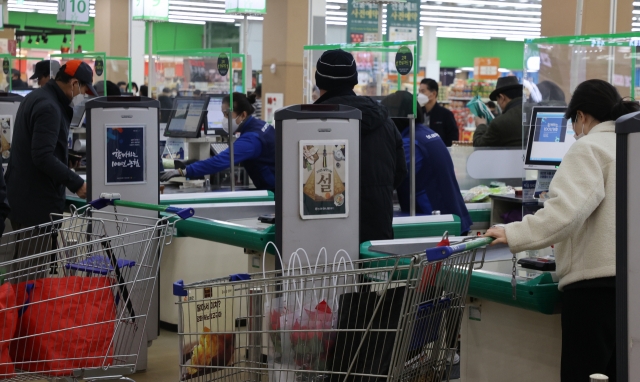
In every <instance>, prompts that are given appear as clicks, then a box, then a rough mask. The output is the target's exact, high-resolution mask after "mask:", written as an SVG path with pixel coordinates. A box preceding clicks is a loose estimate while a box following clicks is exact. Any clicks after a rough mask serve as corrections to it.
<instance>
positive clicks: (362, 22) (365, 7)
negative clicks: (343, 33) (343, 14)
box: [347, 1, 378, 43]
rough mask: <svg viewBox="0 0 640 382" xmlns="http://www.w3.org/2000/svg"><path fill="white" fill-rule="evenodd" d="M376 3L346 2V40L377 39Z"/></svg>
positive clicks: (369, 40)
mask: <svg viewBox="0 0 640 382" xmlns="http://www.w3.org/2000/svg"><path fill="white" fill-rule="evenodd" d="M377 37H378V5H377V4H371V3H359V2H355V1H350V2H349V3H348V4H347V42H350V43H359V42H372V41H377V40H378V38H377Z"/></svg>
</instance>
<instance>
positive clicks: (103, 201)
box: [89, 192, 120, 210]
mask: <svg viewBox="0 0 640 382" xmlns="http://www.w3.org/2000/svg"><path fill="white" fill-rule="evenodd" d="M116 200H120V194H110V193H106V192H103V193H102V194H100V198H99V199H96V200H92V201H90V202H89V204H91V207H93V208H95V209H97V210H101V209H103V208H105V207H106V206H112V205H113V203H114V201H116Z"/></svg>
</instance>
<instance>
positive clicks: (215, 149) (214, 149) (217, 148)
mask: <svg viewBox="0 0 640 382" xmlns="http://www.w3.org/2000/svg"><path fill="white" fill-rule="evenodd" d="M228 148H229V144H227V143H212V144H211V153H212V154H213V155H218V154H220V153H221V152H223V151H224V150H226V149H228Z"/></svg>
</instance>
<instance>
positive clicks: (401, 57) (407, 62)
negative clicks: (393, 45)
mask: <svg viewBox="0 0 640 382" xmlns="http://www.w3.org/2000/svg"><path fill="white" fill-rule="evenodd" d="M395 63H396V70H397V71H398V73H400V74H402V75H403V76H404V75H406V74H409V72H411V68H412V67H413V53H411V49H409V48H407V47H406V46H403V47H401V48H400V49H398V53H396V61H395Z"/></svg>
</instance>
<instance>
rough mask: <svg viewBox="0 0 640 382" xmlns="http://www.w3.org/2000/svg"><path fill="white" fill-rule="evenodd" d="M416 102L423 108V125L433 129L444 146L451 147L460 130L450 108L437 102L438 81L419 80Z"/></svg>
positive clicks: (429, 79)
mask: <svg viewBox="0 0 640 382" xmlns="http://www.w3.org/2000/svg"><path fill="white" fill-rule="evenodd" d="M418 102H419V103H420V107H421V108H424V113H425V115H424V125H425V126H427V127H429V128H430V129H431V130H433V131H435V132H436V133H437V134H438V135H439V136H440V138H442V141H443V142H444V144H445V146H447V147H451V145H452V144H453V142H454V141H457V140H458V139H459V137H460V130H459V129H458V124H457V123H456V119H455V118H454V116H453V113H452V112H451V110H449V109H447V108H445V107H442V106H441V105H440V104H439V103H438V83H437V82H436V81H435V80H432V79H431V78H425V79H423V80H422V81H420V94H419V95H418Z"/></svg>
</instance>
